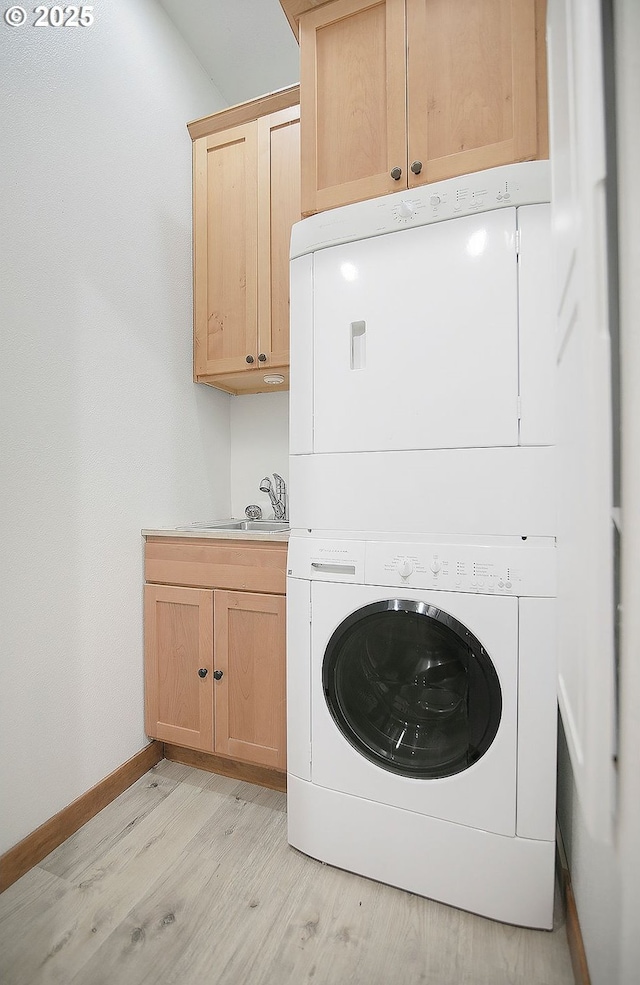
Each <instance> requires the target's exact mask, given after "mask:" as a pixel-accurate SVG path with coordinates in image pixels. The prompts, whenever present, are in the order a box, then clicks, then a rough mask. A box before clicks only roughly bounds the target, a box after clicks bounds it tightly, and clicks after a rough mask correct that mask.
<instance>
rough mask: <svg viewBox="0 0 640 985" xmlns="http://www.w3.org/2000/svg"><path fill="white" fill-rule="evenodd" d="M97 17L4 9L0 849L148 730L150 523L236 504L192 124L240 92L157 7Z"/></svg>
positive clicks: (106, 8) (149, 2)
mask: <svg viewBox="0 0 640 985" xmlns="http://www.w3.org/2000/svg"><path fill="white" fill-rule="evenodd" d="M29 10H31V8H29ZM94 14H95V23H94V24H93V25H92V26H90V27H86V28H75V29H72V28H57V29H55V28H39V29H35V28H33V27H32V26H29V25H26V26H24V27H21V28H19V27H15V28H9V27H8V26H6V25H5V24H4V22H0V46H1V52H0V55H1V59H2V66H3V86H2V96H3V102H2V110H1V113H2V117H1V119H0V129H1V132H2V144H3V167H2V171H1V177H0V181H1V182H2V188H1V189H0V202H1V205H0V208H1V209H2V213H3V215H2V229H3V247H2V265H3V270H2V274H1V276H2V284H3V302H2V303H3V309H4V310H3V311H2V312H1V313H0V323H1V325H2V331H1V333H0V338H1V342H0V345H1V346H2V353H0V401H1V413H0V418H1V424H2V434H1V446H0V456H1V457H0V461H1V470H2V476H1V482H2V489H1V490H0V496H1V500H0V501H1V503H2V517H1V524H2V530H1V532H0V537H1V540H0V543H1V544H2V568H1V575H0V578H1V579H2V589H1V596H2V603H3V608H4V612H3V616H2V630H1V632H2V640H1V660H0V675H1V678H2V679H1V682H0V804H1V805H2V806H1V807H0V811H2V818H1V823H0V829H1V831H0V839H1V840H0V851H4V850H6V849H7V848H9V847H10V846H12V845H13V844H14V843H16V842H17V841H18V840H19V839H21V838H22V837H24V836H25V835H26V834H28V833H29V832H30V831H32V830H33V829H34V828H35V827H37V826H38V825H39V824H40V823H42V822H43V821H44V820H46V819H47V818H49V817H51V816H52V815H53V814H55V813H56V812H57V811H58V810H60V809H61V808H62V807H64V806H65V805H66V804H68V803H70V802H71V801H72V800H73V799H74V798H76V797H77V796H79V795H80V794H82V793H83V792H84V791H86V790H87V789H88V788H89V787H91V786H92V785H93V784H95V783H96V782H98V781H99V780H100V779H101V778H102V777H104V776H105V775H106V774H108V773H109V772H111V771H112V770H113V769H115V768H116V767H117V766H119V765H120V764H121V763H123V762H124V761H125V760H126V759H128V758H129V757H130V756H132V755H133V754H135V753H136V752H137V751H138V750H139V749H141V748H142V747H143V746H144V745H145V743H146V741H147V740H146V737H145V735H144V732H143V687H142V681H143V674H142V542H141V538H140V529H141V528H142V527H145V526H160V525H163V524H174V523H178V522H180V521H181V520H182V519H183V518H189V517H191V516H211V515H219V516H220V515H225V514H228V512H229V510H230V498H229V478H230V450H229V440H230V424H229V402H230V398H229V397H228V396H227V395H226V394H223V393H221V392H219V391H216V390H213V389H211V388H208V387H200V386H195V385H194V384H193V383H192V382H191V359H192V355H191V351H192V345H191V255H190V243H191V163H190V162H191V141H190V139H189V136H188V134H187V131H186V128H185V123H186V121H187V120H191V119H194V118H195V117H198V116H201V115H205V114H207V113H211V112H213V111H215V110H216V109H219V108H221V107H222V106H223V105H224V102H223V100H222V98H221V96H220V94H219V93H218V92H217V90H216V89H215V88H214V87H213V86H212V85H211V83H210V82H209V80H208V79H207V78H206V76H205V74H204V72H203V71H202V69H201V67H200V66H199V64H198V63H197V62H196V60H195V59H194V57H193V55H192V54H191V52H190V51H189V50H188V49H187V48H186V46H185V45H184V42H183V41H182V39H181V38H180V36H179V35H178V34H177V33H176V31H175V29H174V28H173V26H172V25H171V23H170V21H169V20H168V18H167V17H166V15H165V13H164V11H162V9H161V8H160V7H159V6H158V5H157V4H156V3H155V2H154V0H126V2H122V0H119V2H111V3H106V4H99V5H96V6H95V7H94ZM29 17H30V19H32V15H31V13H30V14H29ZM274 464H275V463H274Z"/></svg>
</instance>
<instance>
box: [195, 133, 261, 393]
mask: <svg viewBox="0 0 640 985" xmlns="http://www.w3.org/2000/svg"><path fill="white" fill-rule="evenodd" d="M256 171H257V128H256V123H255V122H252V123H248V124H246V125H244V126H238V127H234V128H233V129H230V130H224V131H221V132H219V133H214V134H212V135H211V136H209V137H202V138H200V139H199V140H197V141H196V142H195V151H194V196H193V208H194V215H193V220H194V308H195V315H194V323H195V353H194V360H195V375H196V376H207V375H212V374H216V373H233V372H237V371H239V370H243V369H246V368H247V356H249V357H251V359H250V362H251V363H253V364H254V365H257V362H256V360H257V355H258V353H257V352H256V318H257V267H256V263H257V248H256V235H257V209H258V204H257V203H258V195H257V174H256Z"/></svg>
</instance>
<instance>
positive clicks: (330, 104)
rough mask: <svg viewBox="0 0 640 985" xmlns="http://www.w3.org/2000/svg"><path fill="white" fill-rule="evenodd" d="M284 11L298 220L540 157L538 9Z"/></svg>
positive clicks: (381, 1) (470, 1)
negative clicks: (295, 30)
mask: <svg viewBox="0 0 640 985" xmlns="http://www.w3.org/2000/svg"><path fill="white" fill-rule="evenodd" d="M282 5H283V7H284V8H285V10H287V7H289V8H291V9H289V11H288V15H289V17H290V20H291V21H292V23H296V22H297V23H298V24H299V36H300V56H301V78H300V96H301V119H302V133H301V141H302V213H303V215H310V214H312V213H314V212H318V211H322V210H324V209H329V208H334V207H336V206H339V205H345V204H348V203H350V202H357V201H361V200H363V199H366V198H373V197H375V196H378V195H385V194H388V193H390V192H395V191H399V190H400V189H402V188H413V187H416V186H418V185H422V184H425V183H427V182H433V181H440V180H442V179H444V178H451V177H455V176H457V175H461V174H467V173H469V172H472V171H479V170H483V169H485V168H491V167H496V166H498V165H501V164H509V163H512V162H514V161H523V160H531V159H535V158H540V157H547V156H548V141H547V109H546V98H547V97H546V60H545V44H544V18H545V0H456V2H455V3H452V2H451V0H334V2H332V3H325V4H322V5H320V6H318V5H317V4H312V3H311V0H295V4H292V2H291V0H282ZM293 6H295V7H296V10H295V11H294V10H293ZM301 8H302V9H301Z"/></svg>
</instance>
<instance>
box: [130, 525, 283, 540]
mask: <svg viewBox="0 0 640 985" xmlns="http://www.w3.org/2000/svg"><path fill="white" fill-rule="evenodd" d="M141 532H142V536H143V537H181V538H185V537H186V538H193V537H197V538H198V539H199V540H202V539H203V538H204V539H206V540H271V541H275V542H276V543H277V542H278V541H280V542H284V543H286V542H287V541H288V540H289V531H288V530H223V529H221V528H220V527H199V526H193V527H187V525H186V524H185V526H184V527H160V528H158V529H157V530H152V529H149V530H147V529H144V530H142V531H141Z"/></svg>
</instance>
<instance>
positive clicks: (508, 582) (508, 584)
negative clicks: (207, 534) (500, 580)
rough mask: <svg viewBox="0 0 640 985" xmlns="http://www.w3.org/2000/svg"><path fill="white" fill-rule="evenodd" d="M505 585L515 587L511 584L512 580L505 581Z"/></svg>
mask: <svg viewBox="0 0 640 985" xmlns="http://www.w3.org/2000/svg"><path fill="white" fill-rule="evenodd" d="M504 587H505V588H513V585H512V584H511V582H510V581H505V583H504Z"/></svg>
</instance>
